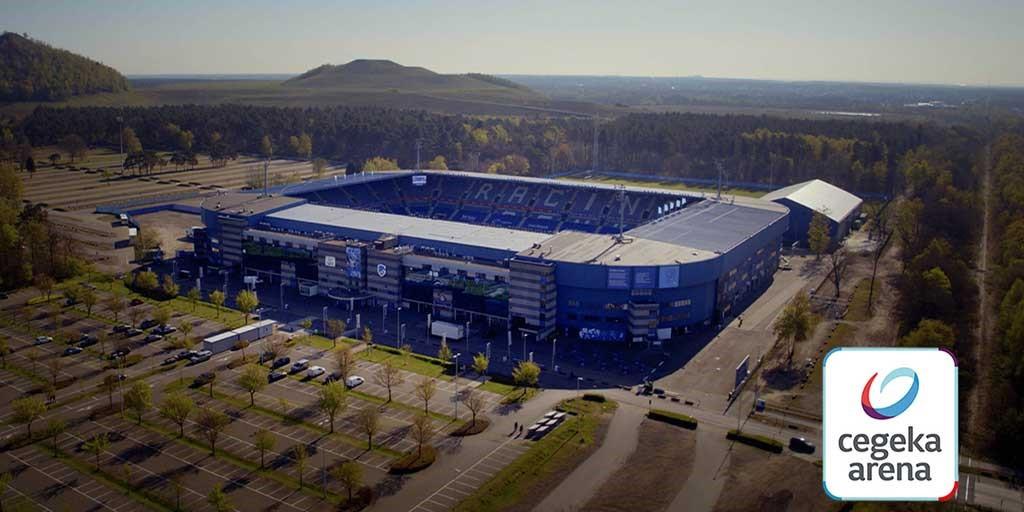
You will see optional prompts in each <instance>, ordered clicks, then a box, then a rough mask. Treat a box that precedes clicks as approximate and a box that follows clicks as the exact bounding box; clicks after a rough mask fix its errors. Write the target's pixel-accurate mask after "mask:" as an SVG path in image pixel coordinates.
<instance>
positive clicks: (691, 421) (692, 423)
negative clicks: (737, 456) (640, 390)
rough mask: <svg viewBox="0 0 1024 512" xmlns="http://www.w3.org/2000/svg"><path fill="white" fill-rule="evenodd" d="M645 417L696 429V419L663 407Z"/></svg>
mask: <svg viewBox="0 0 1024 512" xmlns="http://www.w3.org/2000/svg"><path fill="white" fill-rule="evenodd" d="M584 398H585V397H584ZM647 417H648V418H650V419H652V420H655V421H663V422H665V423H668V424H669V425H675V426H677V427H683V428H688V429H690V430H696V429H697V419H696V418H694V417H692V416H687V415H685V414H679V413H675V412H672V411H666V410H664V409H651V412H649V413H647Z"/></svg>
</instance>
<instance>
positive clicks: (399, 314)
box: [395, 306, 402, 348]
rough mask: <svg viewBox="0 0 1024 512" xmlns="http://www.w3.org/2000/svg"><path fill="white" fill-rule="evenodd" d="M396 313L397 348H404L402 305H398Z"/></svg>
mask: <svg viewBox="0 0 1024 512" xmlns="http://www.w3.org/2000/svg"><path fill="white" fill-rule="evenodd" d="M396 311H397V312H396V313H395V340H396V346H395V348H402V306H398V309H397V310H396Z"/></svg>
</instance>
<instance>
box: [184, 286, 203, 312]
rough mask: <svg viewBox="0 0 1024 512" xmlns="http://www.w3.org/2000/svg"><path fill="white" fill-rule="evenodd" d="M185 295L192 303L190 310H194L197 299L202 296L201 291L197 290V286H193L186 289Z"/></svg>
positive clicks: (197, 303) (196, 305)
mask: <svg viewBox="0 0 1024 512" xmlns="http://www.w3.org/2000/svg"><path fill="white" fill-rule="evenodd" d="M185 296H186V297H188V300H189V302H191V303H192V311H195V310H196V308H198V307H199V299H200V298H202V292H200V291H199V288H196V287H195V286H193V287H192V288H189V289H188V293H187V294H186V295H185Z"/></svg>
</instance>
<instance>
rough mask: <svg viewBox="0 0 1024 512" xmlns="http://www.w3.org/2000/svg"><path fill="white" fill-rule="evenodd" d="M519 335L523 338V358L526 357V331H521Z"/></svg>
mask: <svg viewBox="0 0 1024 512" xmlns="http://www.w3.org/2000/svg"><path fill="white" fill-rule="evenodd" d="M519 336H520V337H521V338H523V359H526V331H519Z"/></svg>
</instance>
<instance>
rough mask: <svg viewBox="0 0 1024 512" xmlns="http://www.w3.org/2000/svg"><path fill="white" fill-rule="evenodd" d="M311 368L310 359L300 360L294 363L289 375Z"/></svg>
mask: <svg viewBox="0 0 1024 512" xmlns="http://www.w3.org/2000/svg"><path fill="white" fill-rule="evenodd" d="M308 367H309V359H299V360H298V361H295V362H294V363H292V368H291V371H290V372H289V373H299V372H301V371H302V370H305V369H306V368H308Z"/></svg>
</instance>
